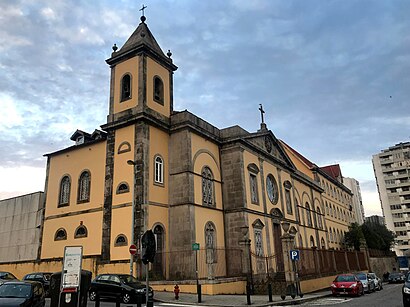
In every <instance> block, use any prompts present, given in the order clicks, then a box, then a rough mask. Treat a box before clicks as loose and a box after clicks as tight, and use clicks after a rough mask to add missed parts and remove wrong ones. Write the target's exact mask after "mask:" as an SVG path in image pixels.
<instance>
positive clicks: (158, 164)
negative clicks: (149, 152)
mask: <svg viewBox="0 0 410 307" xmlns="http://www.w3.org/2000/svg"><path fill="white" fill-rule="evenodd" d="M154 160H155V166H154V169H155V178H154V181H155V183H160V184H163V183H164V161H163V160H162V158H161V156H158V155H157V156H155V158H154Z"/></svg>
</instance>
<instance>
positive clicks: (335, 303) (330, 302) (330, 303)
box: [303, 297, 352, 306]
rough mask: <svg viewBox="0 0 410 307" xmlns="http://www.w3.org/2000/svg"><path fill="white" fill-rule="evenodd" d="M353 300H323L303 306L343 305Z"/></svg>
mask: <svg viewBox="0 0 410 307" xmlns="http://www.w3.org/2000/svg"><path fill="white" fill-rule="evenodd" d="M351 300H352V298H347V297H346V298H322V299H320V300H318V301H313V302H312V301H311V302H306V303H304V304H303V305H308V306H323V305H337V304H342V303H347V302H349V301H351Z"/></svg>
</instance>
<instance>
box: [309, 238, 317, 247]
mask: <svg viewBox="0 0 410 307" xmlns="http://www.w3.org/2000/svg"><path fill="white" fill-rule="evenodd" d="M315 246H316V245H315V239H313V236H310V247H315Z"/></svg>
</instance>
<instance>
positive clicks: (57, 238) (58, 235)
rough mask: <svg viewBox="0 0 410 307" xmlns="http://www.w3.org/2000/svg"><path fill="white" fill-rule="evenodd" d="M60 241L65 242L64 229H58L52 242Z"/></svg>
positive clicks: (65, 234)
mask: <svg viewBox="0 0 410 307" xmlns="http://www.w3.org/2000/svg"><path fill="white" fill-rule="evenodd" d="M60 240H67V232H66V231H65V229H64V228H60V229H58V230H57V231H56V234H55V235H54V241H60Z"/></svg>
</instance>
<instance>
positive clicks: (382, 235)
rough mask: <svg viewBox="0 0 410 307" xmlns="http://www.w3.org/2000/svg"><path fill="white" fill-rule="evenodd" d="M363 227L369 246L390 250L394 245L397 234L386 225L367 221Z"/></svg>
mask: <svg viewBox="0 0 410 307" xmlns="http://www.w3.org/2000/svg"><path fill="white" fill-rule="evenodd" d="M361 228H362V232H363V235H364V237H365V239H366V244H367V247H368V248H373V249H380V250H383V251H389V250H390V248H391V247H392V246H393V244H394V239H395V237H396V236H395V234H394V232H392V231H390V230H388V229H387V227H386V226H385V225H381V224H377V223H371V222H370V223H369V222H365V223H364V224H363V225H362V227H361Z"/></svg>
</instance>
